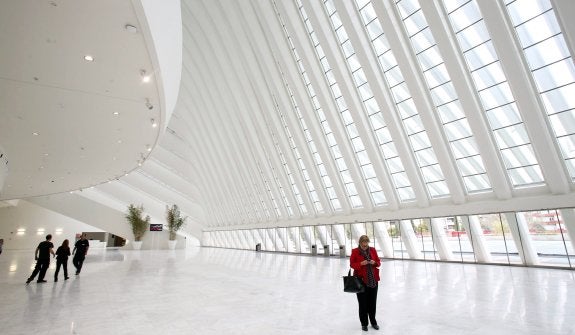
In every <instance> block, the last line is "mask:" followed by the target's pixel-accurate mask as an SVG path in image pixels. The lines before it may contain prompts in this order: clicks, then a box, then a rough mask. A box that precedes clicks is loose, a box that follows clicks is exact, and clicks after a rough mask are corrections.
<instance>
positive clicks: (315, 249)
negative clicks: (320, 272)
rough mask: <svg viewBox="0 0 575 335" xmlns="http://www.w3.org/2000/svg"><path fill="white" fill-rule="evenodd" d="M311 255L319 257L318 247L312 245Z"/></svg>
mask: <svg viewBox="0 0 575 335" xmlns="http://www.w3.org/2000/svg"><path fill="white" fill-rule="evenodd" d="M311 254H312V255H317V245H315V244H312V245H311Z"/></svg>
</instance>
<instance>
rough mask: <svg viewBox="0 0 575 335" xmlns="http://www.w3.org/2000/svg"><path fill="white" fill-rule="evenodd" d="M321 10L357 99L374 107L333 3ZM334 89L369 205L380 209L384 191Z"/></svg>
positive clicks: (367, 86)
mask: <svg viewBox="0 0 575 335" xmlns="http://www.w3.org/2000/svg"><path fill="white" fill-rule="evenodd" d="M324 8H325V10H326V12H327V14H328V16H329V20H330V22H331V24H332V28H333V30H334V32H335V35H336V36H337V39H338V42H339V45H340V48H341V50H342V52H343V55H344V57H345V60H346V63H347V66H348V70H349V71H350V72H351V74H352V77H353V81H354V84H355V87H356V89H357V93H358V95H359V97H360V99H361V100H362V102H363V103H364V108H367V106H366V105H365V101H366V100H369V99H371V100H372V101H373V103H375V100H374V97H373V92H372V90H371V87H370V86H369V83H368V82H367V79H366V77H365V74H364V72H363V69H362V67H361V64H360V63H359V59H358V58H357V55H356V54H355V51H354V48H353V45H352V43H351V41H350V40H349V37H348V35H347V32H346V30H345V28H344V26H343V24H342V22H341V19H340V18H339V15H338V13H337V11H336V9H335V6H334V4H333V1H332V0H325V1H324ZM337 85H338V84H337V83H335V82H334V83H333V88H332V91H333V92H334V97H335V99H336V102H337V105H338V108H339V112H340V115H341V118H342V122H343V124H344V125H345V128H346V131H347V135H348V137H349V139H350V141H351V144H352V147H353V150H354V152H355V155H356V159H357V160H358V162H359V165H360V170H361V172H362V174H363V178H364V179H365V182H366V184H367V186H368V190H369V193H370V196H371V201H372V202H373V204H374V205H376V206H379V205H383V204H385V203H386V199H385V194H384V193H383V189H382V187H381V184H380V183H379V180H378V179H377V175H376V173H375V169H374V168H373V164H372V163H371V160H370V159H369V156H368V154H367V151H366V150H365V146H364V144H363V141H362V139H361V137H360V136H359V134H358V133H357V129H356V126H355V122H354V120H353V117H352V113H351V112H350V110H349V109H348V108H347V105H346V104H345V100H344V98H343V96H341V92H340V90H339V87H337ZM336 92H338V93H337V94H338V95H339V96H335V93H336ZM376 105H377V104H376ZM377 109H378V110H379V107H377Z"/></svg>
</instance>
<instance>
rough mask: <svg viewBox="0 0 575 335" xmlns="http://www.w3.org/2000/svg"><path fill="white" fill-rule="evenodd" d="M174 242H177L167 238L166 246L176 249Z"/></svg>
mask: <svg viewBox="0 0 575 335" xmlns="http://www.w3.org/2000/svg"><path fill="white" fill-rule="evenodd" d="M176 244H178V240H168V248H169V249H170V250H174V249H176Z"/></svg>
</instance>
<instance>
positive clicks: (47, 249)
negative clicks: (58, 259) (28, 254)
mask: <svg viewBox="0 0 575 335" xmlns="http://www.w3.org/2000/svg"><path fill="white" fill-rule="evenodd" d="M51 241H52V235H50V234H48V235H46V241H44V242H40V244H38V247H37V248H36V251H35V252H34V259H36V266H35V267H34V271H32V275H31V276H30V278H28V279H27V280H26V285H28V284H30V282H31V281H32V280H34V277H36V275H37V274H38V273H40V274H39V275H38V281H36V282H37V283H45V282H46V281H45V280H44V276H46V271H48V267H49V266H50V254H52V256H56V255H55V254H54V245H53V244H52V242H51Z"/></svg>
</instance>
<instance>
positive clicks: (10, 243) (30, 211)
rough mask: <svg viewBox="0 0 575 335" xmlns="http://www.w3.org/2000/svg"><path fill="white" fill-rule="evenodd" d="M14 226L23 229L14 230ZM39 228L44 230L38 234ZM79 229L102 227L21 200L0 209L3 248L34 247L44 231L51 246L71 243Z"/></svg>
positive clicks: (41, 239)
mask: <svg viewBox="0 0 575 335" xmlns="http://www.w3.org/2000/svg"><path fill="white" fill-rule="evenodd" d="M18 229H25V230H26V231H25V232H24V233H18ZM39 229H44V230H43V232H42V233H38V230H39ZM83 231H92V232H99V231H102V230H101V229H98V228H96V227H93V226H90V225H87V224H85V223H83V222H80V221H78V220H74V219H72V218H70V217H66V216H64V215H61V214H58V213H56V212H54V211H51V210H48V209H45V208H42V207H40V206H37V205H35V204H32V203H30V202H28V201H24V200H20V201H19V202H18V204H17V206H11V207H2V208H0V238H3V239H4V249H35V248H36V247H37V246H38V243H40V242H42V241H44V240H45V238H46V235H48V234H52V243H54V245H55V246H59V245H60V244H62V241H64V240H65V239H68V240H70V243H71V244H73V243H74V241H75V239H76V234H77V233H81V232H83Z"/></svg>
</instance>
